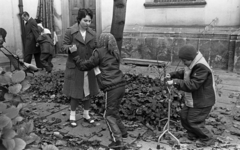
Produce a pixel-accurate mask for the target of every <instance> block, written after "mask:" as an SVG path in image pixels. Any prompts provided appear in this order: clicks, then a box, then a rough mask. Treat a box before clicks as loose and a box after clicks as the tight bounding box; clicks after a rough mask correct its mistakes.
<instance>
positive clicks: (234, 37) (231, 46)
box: [227, 34, 237, 72]
mask: <svg viewBox="0 0 240 150" xmlns="http://www.w3.org/2000/svg"><path fill="white" fill-rule="evenodd" d="M236 40H237V35H235V34H234V35H232V34H231V35H230V40H229V46H228V65H227V66H228V67H227V69H228V71H229V72H233V68H234V54H235V45H236Z"/></svg>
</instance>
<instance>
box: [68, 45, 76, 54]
mask: <svg viewBox="0 0 240 150" xmlns="http://www.w3.org/2000/svg"><path fill="white" fill-rule="evenodd" d="M69 51H70V53H73V52H76V51H77V46H76V45H72V46H70V47H69Z"/></svg>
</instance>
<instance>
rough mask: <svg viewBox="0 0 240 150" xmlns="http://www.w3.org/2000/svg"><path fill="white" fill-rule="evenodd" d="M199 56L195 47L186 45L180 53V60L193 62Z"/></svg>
mask: <svg viewBox="0 0 240 150" xmlns="http://www.w3.org/2000/svg"><path fill="white" fill-rule="evenodd" d="M196 56H197V50H196V49H195V48H194V46H193V45H190V44H188V45H184V46H183V47H181V48H180V50H179V51H178V57H179V58H180V59H186V60H193V59H194V58H195V57H196Z"/></svg>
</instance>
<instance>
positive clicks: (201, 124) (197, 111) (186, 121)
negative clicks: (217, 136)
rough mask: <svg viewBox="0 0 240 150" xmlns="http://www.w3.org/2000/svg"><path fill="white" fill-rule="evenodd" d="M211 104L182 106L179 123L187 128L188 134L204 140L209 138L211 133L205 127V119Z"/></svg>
mask: <svg viewBox="0 0 240 150" xmlns="http://www.w3.org/2000/svg"><path fill="white" fill-rule="evenodd" d="M211 109H212V106H210V107H205V108H191V107H187V106H184V107H183V108H182V110H181V114H180V117H181V123H182V126H183V127H184V128H185V129H186V130H187V132H188V135H191V136H195V138H197V139H199V140H202V141H205V140H210V139H211V138H212V137H213V135H212V133H211V132H210V131H209V130H208V129H207V128H206V127H205V120H206V118H207V117H208V115H209V113H210V111H211Z"/></svg>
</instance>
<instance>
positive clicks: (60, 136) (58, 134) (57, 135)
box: [53, 132, 63, 139]
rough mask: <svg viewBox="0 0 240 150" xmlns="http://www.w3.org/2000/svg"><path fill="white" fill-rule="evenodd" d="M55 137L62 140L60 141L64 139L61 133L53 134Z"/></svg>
mask: <svg viewBox="0 0 240 150" xmlns="http://www.w3.org/2000/svg"><path fill="white" fill-rule="evenodd" d="M53 135H54V136H55V137H57V138H60V139H62V138H63V135H62V134H60V132H53Z"/></svg>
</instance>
